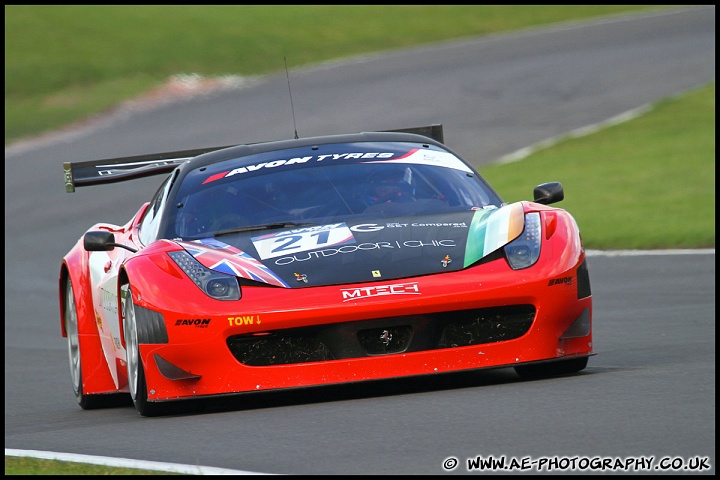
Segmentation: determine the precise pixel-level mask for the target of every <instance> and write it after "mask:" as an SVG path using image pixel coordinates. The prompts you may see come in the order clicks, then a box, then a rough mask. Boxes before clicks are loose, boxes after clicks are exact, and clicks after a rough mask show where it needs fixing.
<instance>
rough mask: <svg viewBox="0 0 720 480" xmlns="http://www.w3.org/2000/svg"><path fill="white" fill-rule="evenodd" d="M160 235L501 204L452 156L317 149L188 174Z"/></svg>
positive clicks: (379, 146) (380, 147)
mask: <svg viewBox="0 0 720 480" xmlns="http://www.w3.org/2000/svg"><path fill="white" fill-rule="evenodd" d="M176 198H177V199H178V201H176V202H175V206H173V207H171V208H173V209H174V211H173V212H171V218H170V219H169V222H168V224H167V225H168V227H167V231H166V235H165V238H202V237H209V236H213V235H216V234H228V233H231V232H233V231H248V230H256V229H267V228H282V227H283V226H285V225H296V224H303V225H306V224H318V225H320V224H328V223H337V222H342V221H345V220H347V219H350V218H353V217H362V216H366V217H374V218H378V217H379V218H384V217H399V216H412V215H423V214H429V213H438V212H453V211H460V210H471V209H478V208H487V207H491V206H494V207H499V206H500V203H501V201H500V199H499V198H497V196H496V195H495V193H494V192H493V191H492V190H491V189H490V188H489V187H488V186H487V185H486V184H485V182H484V181H483V180H482V179H480V178H478V176H477V175H476V174H475V173H474V172H473V171H472V170H471V169H470V168H469V167H467V165H466V164H465V163H463V162H462V161H461V160H460V159H458V158H457V157H456V156H454V155H452V154H451V153H449V152H447V151H445V150H442V149H439V148H437V147H434V146H431V147H429V148H428V147H427V145H425V146H423V145H420V144H408V143H355V144H342V145H320V146H319V147H312V149H310V147H307V148H303V149H293V150H283V151H274V152H269V153H263V154H258V155H253V156H252V157H244V158H242V159H233V160H228V161H224V162H221V163H218V164H214V165H211V166H208V167H203V168H201V169H197V170H195V171H193V172H190V173H189V174H188V175H187V176H186V177H185V178H184V180H183V184H182V185H181V187H180V190H179V191H178V194H177V197H176Z"/></svg>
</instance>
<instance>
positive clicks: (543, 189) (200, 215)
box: [59, 125, 593, 416]
mask: <svg viewBox="0 0 720 480" xmlns="http://www.w3.org/2000/svg"><path fill="white" fill-rule="evenodd" d="M442 135H443V133H442V125H429V126H425V127H418V128H408V129H401V130H396V131H384V132H369V133H367V132H366V133H357V134H347V135H332V136H322V137H314V138H304V139H297V138H296V139H293V140H284V141H276V142H264V143H256V144H247V145H236V146H230V147H219V148H207V149H198V150H192V151H184V152H171V153H163V154H156V155H147V156H141V157H124V158H115V159H110V160H103V161H93V162H87V161H83V162H76V163H65V164H64V171H65V183H66V189H67V191H70V192H72V191H74V190H75V188H76V187H79V186H84V185H95V184H100V183H108V182H117V181H125V180H129V179H133V178H139V177H144V176H148V175H156V174H164V175H165V179H164V181H163V182H162V184H161V185H160V187H159V189H158V190H157V193H156V194H155V196H154V197H153V198H152V199H151V200H150V201H149V202H147V203H145V204H144V205H142V206H141V207H140V209H139V210H138V211H137V213H136V214H135V216H134V217H132V218H131V219H130V221H129V222H128V223H127V224H125V225H121V226H119V225H111V224H107V223H98V224H96V225H94V226H92V227H91V228H90V229H89V230H88V231H87V232H86V233H85V234H84V235H83V237H82V238H81V239H80V240H79V241H78V242H77V244H76V245H75V246H74V247H73V248H72V249H71V250H70V252H69V253H68V254H67V255H66V256H65V257H64V258H63V260H62V264H61V268H60V275H59V293H60V296H59V298H60V311H61V323H60V326H61V329H62V335H63V336H64V337H67V344H68V352H69V359H70V373H71V379H72V387H73V389H74V391H75V395H76V397H77V400H78V403H79V404H80V406H81V407H82V408H84V409H88V408H97V407H100V406H105V405H107V404H108V402H107V400H108V398H110V397H112V396H114V397H115V398H117V396H118V395H122V396H124V397H125V398H127V396H128V395H129V397H130V398H132V401H133V403H134V405H135V407H136V408H137V410H138V412H139V413H140V414H141V415H143V416H152V415H158V414H162V413H164V411H165V407H167V406H169V404H168V402H174V401H178V400H189V399H195V398H209V397H213V396H219V395H227V394H240V393H246V392H259V391H267V390H276V389H291V388H296V387H308V386H320V385H331V384H341V383H349V382H361V381H368V380H377V379H389V378H399V377H410V376H419V375H431V374H440V373H444V372H457V371H464V370H471V369H483V368H490V367H514V368H515V370H516V372H517V373H518V374H519V375H520V376H521V377H526V376H531V377H536V376H546V375H555V374H567V373H573V372H577V371H580V370H582V369H583V368H585V367H586V365H587V361H588V357H589V356H591V355H592V354H593V350H592V348H593V347H592V333H591V324H592V296H591V293H590V281H589V275H588V269H587V264H586V260H585V251H584V247H583V244H582V240H581V237H580V233H579V231H578V227H577V224H576V222H575V220H574V219H573V217H572V216H571V215H570V214H569V213H567V212H566V211H565V210H562V209H559V208H555V207H550V206H548V205H549V204H552V203H555V202H557V201H559V200H562V199H563V195H564V194H563V188H562V186H561V185H560V184H559V183H557V182H550V183H545V184H542V185H539V186H538V187H535V190H534V200H533V201H522V202H517V203H510V204H507V203H504V202H503V200H502V199H501V198H500V197H499V195H498V194H497V192H495V191H494V189H493V188H492V187H491V186H490V185H489V184H488V183H487V182H486V181H485V180H484V179H483V178H482V177H481V176H480V175H479V174H478V173H477V171H475V170H474V169H473V168H472V167H471V166H469V164H468V163H466V162H465V161H464V160H462V159H461V158H460V157H459V156H458V155H457V154H455V153H454V152H453V151H452V150H450V149H449V148H448V147H446V146H445V145H444V143H443V136H442Z"/></svg>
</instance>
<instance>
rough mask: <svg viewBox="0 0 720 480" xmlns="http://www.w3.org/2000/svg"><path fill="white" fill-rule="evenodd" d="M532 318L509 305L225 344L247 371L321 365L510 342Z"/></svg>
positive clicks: (526, 309)
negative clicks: (287, 366) (294, 364)
mask: <svg viewBox="0 0 720 480" xmlns="http://www.w3.org/2000/svg"><path fill="white" fill-rule="evenodd" d="M534 318H535V307H534V306H532V305H512V306H506V307H494V308H483V309H473V310H459V311H454V312H441V313H430V314H424V315H408V316H402V317H388V318H377V319H371V320H360V321H354V322H346V323H339V324H331V325H319V326H312V327H302V328H293V329H287V330H278V331H275V332H272V333H271V334H270V335H265V336H254V335H234V336H231V337H229V338H228V339H227V344H228V347H229V349H230V352H231V353H232V354H233V356H234V357H235V358H236V359H237V360H238V361H239V362H241V363H243V364H245V365H248V366H268V365H283V364H292V363H303V362H322V361H328V360H337V359H343V358H361V357H367V356H376V355H390V354H397V353H403V352H419V351H426V350H436V349H441V348H453V347H465V346H470V345H480V344H484V343H495V342H502V341H507V340H512V339H514V338H518V337H520V336H522V335H524V334H525V333H526V332H527V331H528V330H529V329H530V326H531V325H532V322H533V320H534Z"/></svg>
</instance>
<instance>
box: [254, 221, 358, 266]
mask: <svg viewBox="0 0 720 480" xmlns="http://www.w3.org/2000/svg"><path fill="white" fill-rule="evenodd" d="M252 242H253V245H254V246H255V249H256V250H257V252H258V255H259V256H260V258H261V259H263V260H265V259H267V258H275V257H279V256H281V255H289V254H293V253H298V252H306V251H308V250H314V249H316V248H322V247H331V246H333V245H347V244H351V243H355V237H353V234H352V232H351V231H350V229H349V228H348V226H347V225H346V224H345V223H333V224H330V225H318V226H314V227H303V228H294V229H292V230H283V231H281V232H276V233H269V234H267V235H260V236H259V237H253V238H252Z"/></svg>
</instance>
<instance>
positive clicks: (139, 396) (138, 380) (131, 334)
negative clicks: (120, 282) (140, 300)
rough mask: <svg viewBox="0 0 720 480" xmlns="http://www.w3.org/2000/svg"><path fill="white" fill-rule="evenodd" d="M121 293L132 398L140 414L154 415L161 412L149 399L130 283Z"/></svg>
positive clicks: (126, 356)
mask: <svg viewBox="0 0 720 480" xmlns="http://www.w3.org/2000/svg"><path fill="white" fill-rule="evenodd" d="M121 294H122V312H123V332H124V335H125V358H126V362H127V369H128V385H129V387H130V398H132V402H133V404H134V405H135V409H136V410H137V411H138V413H139V414H140V415H142V416H145V417H152V416H155V415H159V414H160V408H159V407H158V405H157V404H155V403H153V402H150V401H148V394H147V392H148V388H147V381H146V380H145V370H144V369H143V365H142V360H141V359H140V349H139V348H138V332H137V317H136V316H135V304H134V303H133V299H132V292H131V290H130V285H124V286H123V287H122V289H121Z"/></svg>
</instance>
